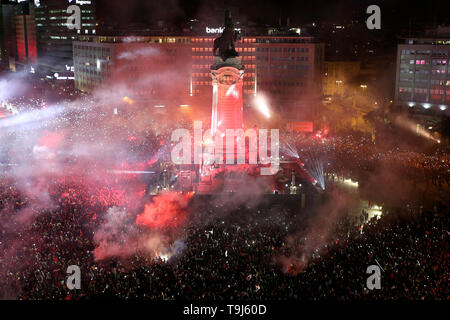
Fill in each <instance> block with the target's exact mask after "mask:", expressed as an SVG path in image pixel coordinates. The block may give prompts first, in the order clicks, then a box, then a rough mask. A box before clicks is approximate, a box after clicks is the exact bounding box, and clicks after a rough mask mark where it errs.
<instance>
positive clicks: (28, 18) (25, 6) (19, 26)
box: [0, 1, 37, 71]
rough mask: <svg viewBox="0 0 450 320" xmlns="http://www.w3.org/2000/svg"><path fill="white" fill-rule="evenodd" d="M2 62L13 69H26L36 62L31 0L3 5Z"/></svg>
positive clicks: (0, 47) (1, 16) (0, 44)
mask: <svg viewBox="0 0 450 320" xmlns="http://www.w3.org/2000/svg"><path fill="white" fill-rule="evenodd" d="M0 11H1V13H0V19H1V20H0V25H1V27H2V32H1V35H0V63H1V65H2V66H3V68H6V69H10V70H11V71H20V70H26V69H28V67H31V65H32V64H33V63H34V62H36V58H37V53H36V30H35V24H34V7H33V5H32V4H31V3H30V2H29V1H22V2H20V3H13V2H8V3H6V4H3V5H1V9H0Z"/></svg>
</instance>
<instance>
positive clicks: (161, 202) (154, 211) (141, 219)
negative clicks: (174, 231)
mask: <svg viewBox="0 0 450 320" xmlns="http://www.w3.org/2000/svg"><path fill="white" fill-rule="evenodd" d="M192 196H193V193H192V192H190V193H185V194H181V193H177V192H168V193H163V194H160V195H157V196H155V197H154V198H153V200H152V202H151V203H148V204H146V205H145V208H144V212H142V213H141V214H139V215H138V216H137V218H136V224H137V225H139V226H144V227H147V228H156V229H161V228H166V227H178V226H180V225H181V224H182V223H183V222H184V221H185V219H186V216H187V210H186V208H187V206H188V204H189V200H190V199H191V198H192Z"/></svg>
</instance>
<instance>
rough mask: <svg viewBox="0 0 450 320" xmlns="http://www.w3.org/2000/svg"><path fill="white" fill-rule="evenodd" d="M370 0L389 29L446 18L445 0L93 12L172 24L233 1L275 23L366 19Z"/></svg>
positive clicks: (105, 1)
mask: <svg viewBox="0 0 450 320" xmlns="http://www.w3.org/2000/svg"><path fill="white" fill-rule="evenodd" d="M371 4H377V5H379V6H380V7H381V12H382V23H384V25H385V27H386V28H387V29H389V30H403V29H405V27H406V28H408V27H409V25H411V27H412V28H413V29H414V28H419V29H420V28H422V27H423V26H424V24H427V26H431V27H432V26H435V25H438V24H445V23H447V24H449V23H450V16H449V14H448V12H449V9H450V1H448V0H427V1H421V2H417V1H407V0H381V1H380V0H376V1H374V0H358V1H356V0H339V1H323V0H322V1H321V0H309V1H301V0H245V1H244V0H164V1H160V0H158V1H144V0H127V1H122V0H98V11H97V12H98V16H99V17H100V18H102V19H105V20H110V21H111V20H112V21H114V22H116V23H117V25H124V26H126V25H128V24H130V23H132V24H149V23H150V22H151V21H155V20H166V21H167V22H168V23H170V24H173V25H176V24H178V23H180V22H183V21H186V20H187V19H191V18H198V19H199V20H200V19H205V17H208V16H210V15H211V12H214V11H215V10H220V8H230V7H235V8H239V12H240V15H241V17H245V18H246V19H247V20H248V21H252V22H256V23H260V24H272V25H276V24H278V20H279V18H280V17H281V18H282V21H285V20H286V18H287V17H289V18H290V20H291V22H292V23H293V24H302V23H308V22H312V21H314V20H318V21H319V22H321V23H327V22H328V23H341V22H342V20H344V19H365V17H367V14H366V13H365V9H366V8H367V6H369V5H371Z"/></svg>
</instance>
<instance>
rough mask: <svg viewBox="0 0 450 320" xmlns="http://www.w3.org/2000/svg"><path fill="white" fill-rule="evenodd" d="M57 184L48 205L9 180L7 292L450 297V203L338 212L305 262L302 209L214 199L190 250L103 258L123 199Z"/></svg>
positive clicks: (191, 232)
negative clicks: (71, 277) (71, 272)
mask: <svg viewBox="0 0 450 320" xmlns="http://www.w3.org/2000/svg"><path fill="white" fill-rule="evenodd" d="M49 190H50V192H49V196H50V200H51V203H52V205H46V206H45V207H41V208H40V207H39V204H36V203H35V199H33V198H32V196H30V195H27V194H24V193H22V192H21V191H19V189H18V188H17V187H16V184H15V183H14V181H11V180H5V179H2V180H1V183H0V195H1V197H0V223H1V232H2V233H1V235H0V255H1V257H2V259H0V282H1V283H0V287H1V288H2V290H1V296H2V298H19V299H67V300H68V299H87V298H102V297H103V298H121V299H142V298H143V299H194V300H195V299H217V300H220V299H289V298H294V299H312V300H316V299H339V300H348V299H370V300H372V299H381V300H384V299H447V298H448V292H447V281H448V277H449V272H448V258H449V256H448V237H449V233H448V216H447V215H446V208H440V210H428V209H424V210H421V211H420V212H414V213H413V212H411V211H410V210H409V208H407V207H403V208H398V209H397V210H396V211H390V212H389V213H387V212H385V213H384V214H383V215H382V217H381V219H379V220H376V219H373V220H371V221H370V222H369V223H368V224H367V225H365V227H364V229H363V231H362V232H360V231H359V229H357V228H356V227H355V226H354V225H353V224H352V223H348V220H346V219H345V218H342V219H341V220H338V221H336V223H335V227H333V228H332V229H333V230H332V232H331V236H330V237H329V238H328V239H324V241H323V243H321V244H320V246H318V247H317V250H315V251H314V254H313V256H312V257H310V258H308V259H307V262H304V260H303V259H304V256H302V244H303V243H304V242H305V241H306V240H307V237H309V236H310V234H308V232H307V230H309V228H311V225H310V224H309V220H308V219H304V217H303V216H302V213H301V212H300V213H298V212H296V211H297V210H296V209H295V208H294V209H293V208H287V207H285V206H279V207H270V206H263V207H259V208H250V207H247V206H245V205H244V206H242V205H241V206H237V207H231V208H228V207H227V206H224V207H222V208H219V209H217V208H210V209H208V212H206V214H207V215H210V216H211V218H210V219H209V220H208V222H204V223H201V221H202V220H201V219H200V220H198V219H196V218H195V216H192V217H191V219H189V221H190V222H189V223H188V224H187V225H186V226H184V230H183V232H182V234H183V241H184V242H185V244H186V249H185V250H184V251H183V252H182V253H181V255H180V256H179V257H177V258H176V259H173V260H172V259H171V260H169V261H163V260H161V259H158V258H157V257H156V258H155V257H152V256H148V255H145V254H142V253H139V252H136V253H135V254H132V255H130V256H128V257H126V258H121V259H118V258H117V259H116V258H108V259H106V260H103V261H96V260H95V259H94V255H93V251H94V250H95V247H96V244H95V242H94V240H93V237H94V234H95V232H96V230H97V229H98V227H99V225H100V224H101V222H102V221H103V220H104V219H105V218H106V217H105V216H106V215H107V209H108V207H110V206H111V205H116V206H120V205H126V204H125V203H124V202H123V201H122V199H123V198H122V197H121V196H120V195H117V194H113V195H112V196H111V201H92V199H93V198H100V199H101V198H102V197H100V196H99V193H100V194H110V191H107V192H106V191H105V190H104V189H103V187H102V186H96V187H95V188H88V189H86V186H85V185H83V184H81V181H78V182H77V181H76V180H74V181H70V182H67V181H65V182H64V181H59V182H55V183H54V185H53V186H52V188H50V189H49ZM95 190H97V191H95ZM218 210H223V211H224V212H225V211H226V215H225V214H223V213H222V214H217V213H218V212H217V211H218ZM29 211H31V212H29ZM194 215H195V213H194ZM215 216H217V217H216V218H214V217H215ZM292 238H295V241H294V243H295V245H293V244H292V241H291V240H289V239H292ZM377 264H379V265H380V267H381V268H382V270H383V272H382V280H381V290H368V289H367V288H366V279H367V277H368V275H367V274H366V269H367V267H368V266H369V265H377ZM69 265H78V266H80V268H81V275H82V285H81V289H80V290H69V289H67V286H66V278H67V274H66V269H67V267H68V266H69Z"/></svg>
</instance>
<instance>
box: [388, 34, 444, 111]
mask: <svg viewBox="0 0 450 320" xmlns="http://www.w3.org/2000/svg"><path fill="white" fill-rule="evenodd" d="M449 64H450V38H448V39H407V40H406V43H405V44H399V45H398V52H397V71H396V86H395V103H396V104H397V105H402V106H409V107H411V108H412V107H417V108H423V109H430V110H435V111H436V112H438V113H439V112H442V113H445V114H448V112H449V107H450V75H449V72H450V67H449Z"/></svg>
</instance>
